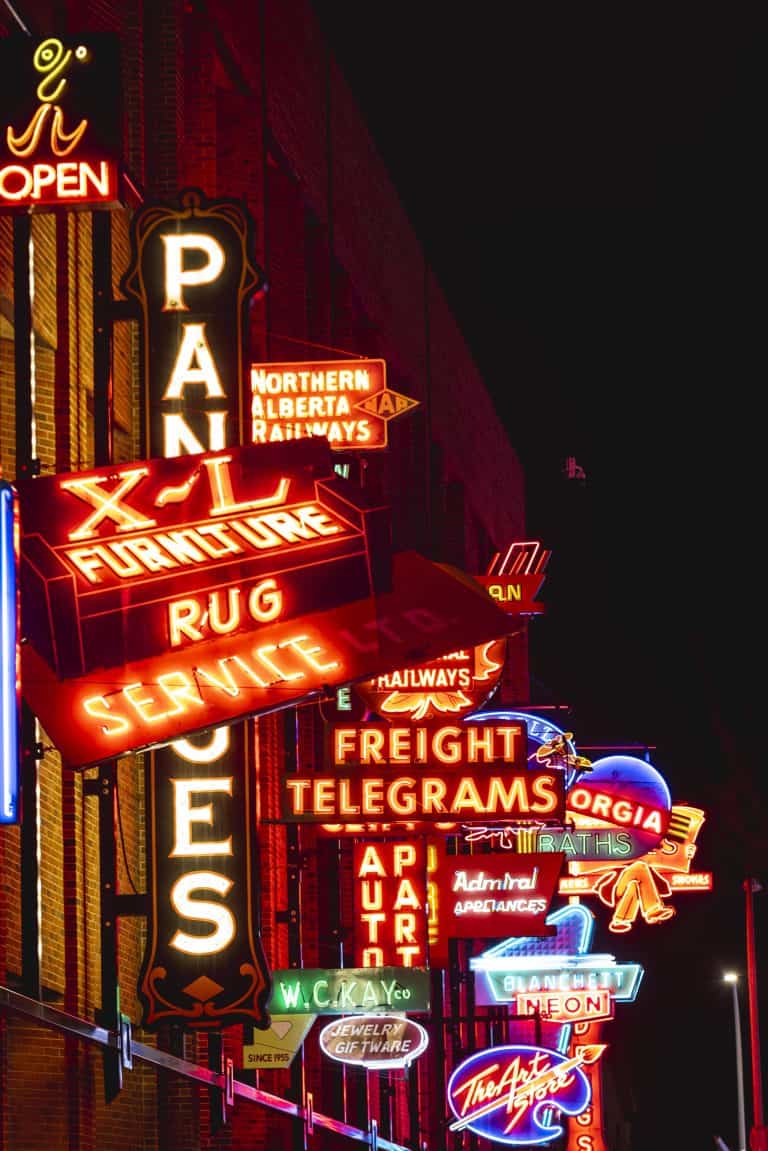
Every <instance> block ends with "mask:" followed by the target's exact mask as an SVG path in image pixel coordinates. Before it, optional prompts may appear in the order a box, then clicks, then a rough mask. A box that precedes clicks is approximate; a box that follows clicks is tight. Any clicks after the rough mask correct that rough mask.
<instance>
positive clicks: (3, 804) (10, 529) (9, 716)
mask: <svg viewBox="0 0 768 1151" xmlns="http://www.w3.org/2000/svg"><path fill="white" fill-rule="evenodd" d="M17 564H18V530H17V521H16V516H15V494H14V491H13V488H12V487H11V486H10V484H7V483H2V482H0V823H16V822H17V820H18V772H19V708H20V698H21V694H20V681H21V676H20V670H19V642H18V634H19V633H18V596H17V583H16V571H17Z"/></svg>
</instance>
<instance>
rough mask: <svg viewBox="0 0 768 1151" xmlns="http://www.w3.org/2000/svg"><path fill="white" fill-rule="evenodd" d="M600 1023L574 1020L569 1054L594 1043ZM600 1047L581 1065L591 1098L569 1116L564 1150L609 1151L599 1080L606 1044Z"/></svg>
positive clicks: (600, 1030)
mask: <svg viewBox="0 0 768 1151" xmlns="http://www.w3.org/2000/svg"><path fill="white" fill-rule="evenodd" d="M602 1030H603V1025H602V1023H599V1022H590V1023H586V1022H585V1023H576V1024H575V1025H574V1029H573V1036H572V1038H571V1044H570V1051H571V1054H573V1055H577V1054H578V1052H579V1050H580V1049H581V1048H582V1047H583V1046H585V1045H596V1044H598V1041H599V1040H600V1038H601V1032H602ZM601 1046H602V1048H603V1051H602V1053H601V1057H600V1059H596V1060H595V1061H594V1062H592V1063H588V1064H585V1065H584V1074H585V1075H586V1077H587V1079H588V1081H589V1085H590V1089H591V1092H592V1098H591V1099H590V1101H589V1104H588V1106H587V1107H585V1108H584V1110H583V1111H582V1112H580V1114H578V1115H574V1116H573V1117H572V1118H569V1120H568V1143H567V1145H566V1151H608V1148H607V1146H606V1143H605V1137H604V1134H603V1124H604V1121H603V1084H602V1078H603V1077H602V1056H603V1055H604V1054H605V1051H606V1050H607V1045H606V1044H601Z"/></svg>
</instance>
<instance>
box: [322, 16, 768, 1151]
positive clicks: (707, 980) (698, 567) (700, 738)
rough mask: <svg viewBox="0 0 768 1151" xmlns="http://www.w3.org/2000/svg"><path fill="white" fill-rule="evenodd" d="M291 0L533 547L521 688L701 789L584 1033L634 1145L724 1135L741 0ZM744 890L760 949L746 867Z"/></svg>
mask: <svg viewBox="0 0 768 1151" xmlns="http://www.w3.org/2000/svg"><path fill="white" fill-rule="evenodd" d="M315 8H316V9H317V11H318V14H319V15H320V18H321V23H322V24H323V26H324V28H325V29H326V32H327V33H328V36H329V40H330V42H331V46H332V49H333V50H334V52H335V54H336V57H337V59H338V61H339V63H340V65H341V67H342V70H343V71H344V72H345V74H346V76H347V79H348V81H349V83H350V85H351V87H352V89H353V91H354V93H355V95H356V97H357V100H358V103H359V105H360V107H361V110H362V112H363V115H364V117H365V119H366V121H367V123H368V125H369V128H370V130H371V133H372V135H373V137H374V139H375V141H376V142H377V145H378V148H379V150H380V152H381V154H382V157H383V159H384V161H385V163H386V164H387V167H388V168H389V171H390V173H391V175H392V178H393V181H394V183H395V185H396V186H397V188H398V190H399V192H400V195H401V198H402V201H403V204H404V206H405V208H406V210H407V212H408V214H409V216H410V218H411V221H412V223H413V225H414V227H415V230H416V232H417V234H418V235H419V236H420V238H421V239H422V242H423V243H424V245H425V248H426V251H427V254H428V257H429V259H430V260H431V262H432V264H433V267H434V269H435V272H436V274H437V276H438V278H439V279H440V281H441V283H442V286H443V288H444V291H445V293H446V296H447V298H448V301H449V303H450V305H451V307H452V309H453V311H454V313H455V315H456V317H457V320H458V322H459V324H460V326H461V328H462V330H463V332H464V335H465V338H466V339H467V342H468V344H469V346H470V348H471V350H472V352H473V355H474V358H475V360H476V362H477V364H478V366H479V368H480V369H481V371H482V372H483V375H484V378H485V380H486V383H487V385H488V388H489V391H490V392H491V394H492V395H493V397H494V400H495V402H496V405H497V410H498V412H499V415H500V417H501V418H502V420H503V421H504V423H505V425H506V427H507V429H508V432H509V436H510V440H511V442H512V444H513V446H514V447H515V449H516V450H517V452H518V454H519V455H520V457H521V459H522V461H523V464H524V466H525V469H526V474H527V486H528V490H527V501H528V510H529V523H528V528H529V531H530V533H531V534H532V535H534V536H538V537H540V538H541V539H542V540H543V542H544V543H545V545H546V546H548V547H551V548H552V553H553V554H552V560H551V561H550V567H549V572H548V577H547V580H546V583H545V585H544V594H543V598H544V599H545V601H546V603H547V615H546V616H545V617H544V618H542V619H540V620H536V621H534V622H533V623H532V625H531V664H532V672H533V675H534V692H535V693H536V694H537V699H536V702H541V703H544V702H558V703H565V704H569V705H571V706H572V708H573V712H572V718H571V720H570V724H571V726H572V727H573V730H574V731H575V734H576V741H577V743H578V742H581V743H583V744H588V743H592V744H598V743H600V744H611V743H620V744H633V743H641V744H646V745H652V746H653V747H655V748H656V749H657V750H656V751H655V752H654V753H653V759H654V763H655V764H656V766H658V767H659V768H660V770H661V771H662V772H663V774H664V775H665V776H666V778H667V780H668V782H669V784H670V788H671V791H672V798H673V801H678V802H686V801H687V802H690V803H693V804H694V805H698V806H702V807H704V808H706V809H707V810H708V812H709V816H708V821H707V823H706V824H705V826H704V830H703V832H702V834H701V836H700V841H699V842H700V846H699V853H698V856H697V860H696V864H697V866H698V867H700V868H702V869H711V870H713V871H714V873H715V883H716V890H715V892H714V893H713V894H712V895H711V896H704V895H699V896H690V897H688V898H687V899H686V897H685V896H683V897H681V898H678V899H677V901H676V906H677V909H678V915H677V918H676V919H674V920H673V921H671V922H670V923H668V924H665V925H663V926H662V927H655V928H650V927H645V926H640V927H639V928H636V929H635V930H634V931H633V932H632V933H631V934H630V935H629V936H625V937H618V936H611V935H609V933H607V932H606V931H603V932H602V935H601V936H600V937H599V938H597V939H596V941H595V947H596V948H598V949H601V950H605V951H610V952H612V953H615V954H617V957H618V958H620V959H624V960H625V961H629V960H633V959H634V960H640V961H641V962H643V963H644V965H645V968H646V977H645V981H644V984H643V987H642V989H641V995H640V999H639V1001H638V1004H637V1005H636V1006H635V1007H634V1008H631V1007H625V1008H623V1010H622V1015H621V1016H620V1017H618V1016H619V1010H621V1009H617V1020H616V1022H615V1023H614V1024H613V1025H612V1027H613V1028H614V1029H615V1031H614V1033H613V1035H612V1036H611V1037H610V1038H611V1039H612V1041H613V1042H614V1043H616V1044H617V1047H616V1049H615V1050H616V1051H618V1050H619V1048H620V1050H621V1053H622V1054H621V1059H620V1060H616V1061H615V1063H614V1065H613V1066H614V1067H615V1068H617V1071H616V1075H617V1082H618V1091H619V1094H620V1097H621V1099H622V1101H623V1105H624V1106H625V1107H626V1108H628V1109H630V1108H632V1107H633V1106H634V1107H635V1108H636V1109H637V1111H638V1113H639V1115H640V1116H641V1118H640V1119H638V1121H637V1123H636V1125H635V1135H634V1140H635V1142H633V1145H632V1146H633V1151H637V1148H640V1149H642V1151H646V1149H648V1151H650V1148H653V1151H666V1149H667V1148H670V1149H671V1148H675V1149H676V1151H704V1149H705V1148H710V1147H712V1146H714V1143H713V1139H712V1136H713V1133H715V1132H717V1133H719V1134H721V1135H722V1136H723V1137H724V1138H725V1139H726V1141H727V1142H728V1143H729V1145H730V1146H731V1147H732V1148H735V1147H736V1099H735V1065H734V1055H733V1022H732V1014H731V1000H730V991H729V990H728V989H727V988H726V987H724V986H723V985H722V984H721V982H720V976H721V973H722V971H723V970H724V969H725V968H726V967H727V966H734V967H736V968H737V969H740V970H742V971H744V969H745V958H744V916H743V895H742V892H741V886H740V883H741V878H742V877H743V875H744V874H746V873H750V874H754V875H758V876H761V877H762V878H763V879H764V880H765V882H766V884H767V885H768V855H767V854H766V850H765V846H764V844H765V842H766V834H765V817H766V814H768V787H767V786H766V784H765V766H764V762H763V761H764V754H763V742H762V739H761V738H760V735H759V732H760V731H761V725H760V724H759V720H758V716H759V714H760V713H759V712H758V705H757V695H758V683H759V681H760V679H761V678H762V673H761V671H760V669H761V667H762V666H763V663H764V654H763V652H764V640H763V639H761V638H760V636H761V635H763V632H764V626H763V625H764V615H763V610H762V603H763V598H764V590H763V587H762V580H761V579H760V575H759V572H760V569H761V568H762V566H763V562H764V561H763V559H762V552H763V544H762V541H761V538H760V537H761V535H762V529H761V525H762V523H763V522H764V514H763V508H762V502H763V501H762V499H761V496H760V492H761V491H764V489H765V484H764V481H763V475H762V473H763V470H764V468H765V451H764V448H763V441H764V439H765V425H764V417H763V416H762V415H761V412H762V407H763V405H762V402H761V398H760V395H761V392H762V390H763V384H762V380H763V379H764V377H765V355H764V351H763V349H762V348H760V347H759V340H760V337H761V332H763V331H764V327H765V321H764V318H763V315H764V289H763V288H762V284H763V282H764V274H763V270H762V261H761V260H760V257H759V251H758V245H757V242H756V241H757V237H758V236H759V235H760V234H761V233H762V232H763V231H764V225H763V221H764V215H765V209H764V197H761V196H760V192H761V189H762V181H760V180H759V179H758V173H759V172H760V170H761V168H762V166H763V164H764V159H763V152H764V144H763V143H762V141H763V139H764V124H761V122H760V113H759V109H760V108H761V107H763V106H764V105H765V92H764V86H763V85H762V84H761V83H760V82H759V81H760V79H761V78H762V76H763V75H764V65H763V60H764V55H765V53H764V47H765V37H764V28H763V27H762V26H760V25H761V24H762V20H761V21H760V24H759V23H758V16H757V6H755V7H754V8H749V7H741V6H738V5H721V6H712V7H711V9H710V10H707V9H705V8H703V7H702V6H696V7H694V6H688V5H685V6H679V7H678V6H674V5H669V6H666V7H664V8H662V7H661V6H653V7H651V8H637V7H635V6H627V5H614V6H612V7H609V6H608V5H598V6H584V5H565V4H555V5H546V6H544V5H503V6H502V5H490V4H481V5H476V6H474V8H473V7H472V6H466V5H464V6H459V5H444V4H439V5H438V4H437V3H433V2H431V0H423V2H422V3H421V4H419V3H416V4H414V3H412V2H411V3H409V4H405V3H401V2H398V0H395V2H394V3H388V4H386V5H376V6H370V5H361V4H359V3H356V4H352V3H345V2H342V0H326V2H322V3H320V2H319V0H318V2H317V3H316V4H315ZM670 9H672V10H671V11H670ZM502 12H503V18H502ZM759 200H760V203H758V201H759ZM761 225H762V226H761ZM756 286H757V290H756ZM763 342H764V341H763ZM759 367H760V368H761V370H758V369H759ZM567 456H575V458H576V460H577V462H578V463H579V464H580V465H581V466H582V467H583V468H584V470H585V472H586V474H587V479H586V482H585V483H583V484H581V483H578V482H574V481H567V480H566V479H565V478H564V476H563V474H562V470H561V469H562V467H563V464H564V461H565V459H566V457H567ZM760 686H762V685H760ZM600 906H601V905H599V904H597V903H595V904H594V907H593V910H596V911H597V913H598V919H600V918H601V916H600V911H599V910H598V908H600ZM755 912H756V927H757V946H758V956H759V958H760V964H761V967H762V968H763V969H765V966H766V965H765V961H764V960H763V958H762V953H763V952H764V953H765V955H766V957H768V894H765V895H762V896H760V895H758V896H757V897H756V899H755ZM603 922H604V920H603ZM761 948H762V952H761ZM763 977H764V987H765V986H767V985H768V983H766V980H765V970H763ZM763 998H768V993H767V992H766V991H765V990H763ZM766 1006H768V1004H764V1003H762V1002H761V1008H762V1010H763V1019H764V1020H765V1018H766V1017H765V1009H766ZM742 1007H743V1020H744V1025H745V1035H746V1002H745V1001H743V1002H742ZM673 1012H674V1015H673V1018H672V1021H671V1022H670V1021H669V1020H668V1019H667V1020H665V1013H673ZM762 1034H763V1036H766V1035H768V1021H764V1022H763V1023H762ZM689 1042H690V1043H691V1047H688V1043H689ZM745 1058H746V1062H745V1074H746V1077H747V1089H748V1095H749V1085H750V1064H749V1051H748V1050H747V1051H746V1053H745ZM767 1061H768V1059H764V1061H763V1062H764V1064H765V1063H766V1062H767ZM693 1063H695V1064H696V1066H697V1068H698V1071H697V1075H700V1076H701V1081H700V1083H699V1084H698V1086H696V1087H695V1102H692V1100H691V1097H690V1096H691V1094H692V1093H693V1091H694V1088H693V1086H692V1084H693V1079H694V1076H693V1073H692V1071H691V1065H692V1064H693ZM750 1122H751V1111H750V1107H749V1100H748V1119H747V1123H748V1127H749V1125H750ZM688 1124H691V1127H690V1130H688V1131H687V1133H686V1127H687V1125H688ZM611 1151H613V1149H611Z"/></svg>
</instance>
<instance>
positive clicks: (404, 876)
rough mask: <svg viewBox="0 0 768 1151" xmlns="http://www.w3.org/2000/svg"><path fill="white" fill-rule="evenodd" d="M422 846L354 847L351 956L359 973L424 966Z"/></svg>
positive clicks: (420, 842) (420, 843)
mask: <svg viewBox="0 0 768 1151" xmlns="http://www.w3.org/2000/svg"><path fill="white" fill-rule="evenodd" d="M426 866H427V862H426V851H425V849H424V843H423V840H420V839H412V840H409V841H408V842H407V843H403V842H387V843H355V844H354V846H353V849H352V875H353V882H354V888H353V891H354V902H355V955H356V960H357V962H358V963H359V964H360V966H361V967H383V966H385V965H387V964H394V965H397V964H399V965H401V966H403V967H423V966H424V965H425V963H426V961H427V920H426V914H427V887H426V882H427V880H426Z"/></svg>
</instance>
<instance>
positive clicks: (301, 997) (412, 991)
mask: <svg viewBox="0 0 768 1151" xmlns="http://www.w3.org/2000/svg"><path fill="white" fill-rule="evenodd" d="M269 1010H270V1012H273V1011H274V1012H275V1013H276V1014H279V1015H297V1014H298V1015H301V1014H302V1013H305V1012H313V1013H314V1014H316V1015H368V1014H370V1013H371V1012H372V1011H429V971H428V970H427V969H426V967H334V968H317V967H301V968H297V969H295V970H294V969H289V970H285V971H274V972H273V973H272V996H271V998H270V1000H269Z"/></svg>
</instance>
